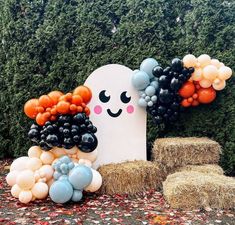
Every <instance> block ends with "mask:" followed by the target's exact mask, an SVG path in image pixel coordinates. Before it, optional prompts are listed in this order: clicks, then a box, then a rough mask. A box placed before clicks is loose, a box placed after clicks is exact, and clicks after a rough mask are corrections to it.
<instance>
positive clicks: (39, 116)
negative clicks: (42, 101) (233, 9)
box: [36, 113, 47, 126]
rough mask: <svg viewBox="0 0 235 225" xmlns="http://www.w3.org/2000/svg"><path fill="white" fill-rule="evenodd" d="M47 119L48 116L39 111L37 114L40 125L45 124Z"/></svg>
mask: <svg viewBox="0 0 235 225" xmlns="http://www.w3.org/2000/svg"><path fill="white" fill-rule="evenodd" d="M46 121H47V118H46V117H45V115H44V114H42V113H38V115H37V116H36V122H37V124H38V125H40V126H43V125H44V124H45V123H46Z"/></svg>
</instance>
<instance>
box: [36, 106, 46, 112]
mask: <svg viewBox="0 0 235 225" xmlns="http://www.w3.org/2000/svg"><path fill="white" fill-rule="evenodd" d="M37 110H38V112H40V113H43V112H44V111H45V109H44V108H43V107H42V106H38V107H37Z"/></svg>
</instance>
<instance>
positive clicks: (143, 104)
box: [138, 98, 147, 108]
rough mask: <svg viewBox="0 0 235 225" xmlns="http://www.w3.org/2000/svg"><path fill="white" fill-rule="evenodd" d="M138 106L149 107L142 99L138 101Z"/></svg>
mask: <svg viewBox="0 0 235 225" xmlns="http://www.w3.org/2000/svg"><path fill="white" fill-rule="evenodd" d="M138 105H139V106H140V107H143V108H146V107H147V102H146V101H145V100H144V99H143V98H140V99H139V100H138Z"/></svg>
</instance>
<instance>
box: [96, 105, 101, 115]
mask: <svg viewBox="0 0 235 225" xmlns="http://www.w3.org/2000/svg"><path fill="white" fill-rule="evenodd" d="M94 112H95V113H96V114H100V113H102V107H101V106H100V105H96V106H95V108H94Z"/></svg>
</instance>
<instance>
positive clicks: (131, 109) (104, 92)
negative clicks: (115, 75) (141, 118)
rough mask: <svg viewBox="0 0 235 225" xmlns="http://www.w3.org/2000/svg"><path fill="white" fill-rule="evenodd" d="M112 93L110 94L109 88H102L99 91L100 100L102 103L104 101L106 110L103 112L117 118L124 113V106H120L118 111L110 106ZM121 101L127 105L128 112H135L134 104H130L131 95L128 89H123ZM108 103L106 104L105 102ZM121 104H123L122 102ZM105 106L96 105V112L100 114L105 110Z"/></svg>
mask: <svg viewBox="0 0 235 225" xmlns="http://www.w3.org/2000/svg"><path fill="white" fill-rule="evenodd" d="M110 98H111V96H110V94H108V91H107V90H101V91H100V93H99V101H100V102H101V103H103V105H104V107H103V108H105V110H104V112H103V113H107V114H108V115H109V116H111V117H113V118H117V117H119V116H120V115H121V114H122V113H123V110H124V109H123V107H122V108H119V109H118V111H115V112H114V111H113V109H112V107H109V101H110ZM119 98H120V101H121V103H123V104H124V106H125V105H126V112H127V113H129V114H131V113H133V112H134V106H133V105H132V104H130V101H131V96H129V95H128V93H127V91H123V92H122V93H121V94H120V96H119ZM105 103H106V104H105ZM120 106H121V104H120ZM103 108H102V106H101V105H96V106H95V107H94V113H96V114H100V113H102V111H103Z"/></svg>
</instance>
